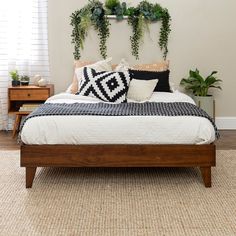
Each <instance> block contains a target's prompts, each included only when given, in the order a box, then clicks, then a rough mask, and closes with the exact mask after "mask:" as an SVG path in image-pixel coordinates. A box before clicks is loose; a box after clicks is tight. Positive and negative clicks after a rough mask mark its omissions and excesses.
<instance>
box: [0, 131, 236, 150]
mask: <svg viewBox="0 0 236 236" xmlns="http://www.w3.org/2000/svg"><path fill="white" fill-rule="evenodd" d="M220 134H221V137H220V139H219V140H218V141H217V142H216V148H217V149H218V150H229V149H236V130H221V131H220ZM19 147H20V146H19V144H17V141H16V139H13V138H12V132H6V131H0V150H18V149H19Z"/></svg>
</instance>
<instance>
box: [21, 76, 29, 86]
mask: <svg viewBox="0 0 236 236" xmlns="http://www.w3.org/2000/svg"><path fill="white" fill-rule="evenodd" d="M29 81H30V77H29V76H27V75H22V76H21V77H20V84H21V85H29Z"/></svg>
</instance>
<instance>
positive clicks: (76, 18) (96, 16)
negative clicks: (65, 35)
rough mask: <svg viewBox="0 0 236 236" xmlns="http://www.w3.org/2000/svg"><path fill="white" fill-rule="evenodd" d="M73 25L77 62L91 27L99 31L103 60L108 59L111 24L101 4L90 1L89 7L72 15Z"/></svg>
mask: <svg viewBox="0 0 236 236" xmlns="http://www.w3.org/2000/svg"><path fill="white" fill-rule="evenodd" d="M71 25H72V27H73V30H72V34H71V37H72V43H73V44H74V58H75V59H76V60H78V59H79V58H80V57H81V49H83V47H84V41H85V38H86V36H87V32H88V30H89V28H90V26H93V27H94V28H95V30H97V31H98V35H99V38H100V45H99V48H100V53H101V55H102V57H103V58H106V57H107V46H106V41H107V39H108V37H109V35H110V33H109V25H110V23H109V21H108V19H107V17H106V15H105V10H104V7H103V4H102V3H101V2H99V1H95V0H93V1H90V2H89V4H88V5H86V6H85V7H83V8H82V9H80V10H77V11H75V12H74V13H72V15H71Z"/></svg>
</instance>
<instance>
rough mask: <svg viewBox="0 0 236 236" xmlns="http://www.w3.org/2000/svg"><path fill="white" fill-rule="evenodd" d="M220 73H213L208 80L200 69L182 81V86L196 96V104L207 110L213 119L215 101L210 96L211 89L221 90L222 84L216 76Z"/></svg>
mask: <svg viewBox="0 0 236 236" xmlns="http://www.w3.org/2000/svg"><path fill="white" fill-rule="evenodd" d="M217 73H218V72H217V71H213V72H212V73H211V74H210V75H208V76H207V77H206V78H204V77H203V76H201V75H200V72H199V70H198V69H196V70H195V71H192V70H190V71H189V77H188V78H187V79H185V78H184V79H182V80H181V81H180V85H182V86H184V87H185V89H186V90H187V91H191V92H192V93H193V95H194V97H193V98H194V100H195V102H196V104H197V105H198V106H199V107H201V108H202V109H203V110H205V111H206V112H207V113H208V114H209V115H210V116H211V117H213V116H214V99H213V96H212V95H210V94H208V92H209V89H210V88H217V89H221V86H220V82H221V81H222V80H220V79H217V77H216V76H215V75H216V74H217Z"/></svg>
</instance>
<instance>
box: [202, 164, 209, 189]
mask: <svg viewBox="0 0 236 236" xmlns="http://www.w3.org/2000/svg"><path fill="white" fill-rule="evenodd" d="M200 170H201V173H202V179H203V182H204V184H205V187H206V188H210V187H211V167H210V166H209V167H200Z"/></svg>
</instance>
